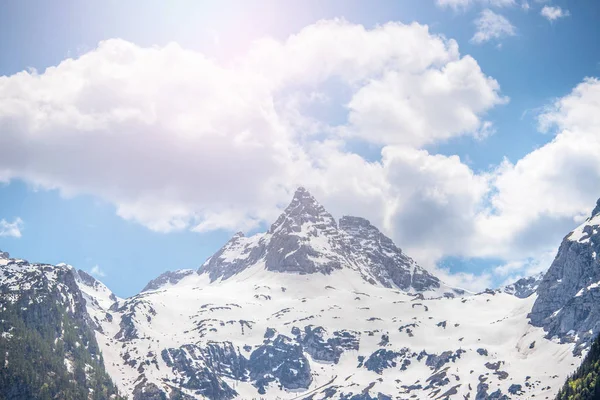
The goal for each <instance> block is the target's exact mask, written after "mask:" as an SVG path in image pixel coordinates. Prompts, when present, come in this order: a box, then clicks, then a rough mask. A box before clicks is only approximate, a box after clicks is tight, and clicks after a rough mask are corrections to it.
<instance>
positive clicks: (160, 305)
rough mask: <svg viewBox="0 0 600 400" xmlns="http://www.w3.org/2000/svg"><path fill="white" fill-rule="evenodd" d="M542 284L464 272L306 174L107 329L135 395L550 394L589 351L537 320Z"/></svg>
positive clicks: (100, 336)
mask: <svg viewBox="0 0 600 400" xmlns="http://www.w3.org/2000/svg"><path fill="white" fill-rule="evenodd" d="M530 284H531V285H530ZM533 284H534V282H525V284H524V285H520V284H519V285H515V286H514V287H513V288H512V289H514V290H512V289H511V290H512V292H511V290H507V291H508V292H510V293H505V292H503V291H486V292H484V293H481V294H478V295H472V294H468V293H465V292H464V291H461V290H459V289H453V288H450V287H448V286H446V285H444V284H443V283H442V282H440V281H439V280H438V279H437V278H436V277H434V276H433V275H431V274H430V273H428V272H427V271H425V270H424V269H422V268H421V267H419V266H418V265H417V264H416V263H415V262H414V261H413V260H411V259H410V258H409V257H407V256H406V255H405V254H404V253H402V251H401V250H400V249H399V248H397V247H396V246H395V245H394V243H393V242H392V241H391V240H390V239H389V238H387V237H385V236H384V235H383V234H381V232H379V230H377V229H376V228H375V227H373V226H372V225H371V224H370V223H369V222H368V221H367V220H364V219H362V218H357V217H344V218H342V219H341V220H340V222H339V224H338V223H337V222H336V221H335V220H334V219H333V217H332V216H331V215H330V214H329V213H327V212H326V211H325V210H324V209H323V207H322V206H320V205H319V204H318V203H317V202H316V200H315V199H314V198H313V197H312V196H310V194H309V193H308V192H307V191H306V190H304V189H299V190H298V191H297V192H296V194H295V196H294V199H293V201H292V203H291V204H290V206H289V207H288V208H287V209H286V210H285V211H284V213H283V214H282V215H281V216H280V217H279V218H278V220H277V221H276V222H275V223H274V224H273V225H272V226H271V228H270V229H269V230H268V231H267V232H266V233H264V234H257V235H254V236H252V237H245V236H244V235H243V234H241V233H239V234H236V235H235V236H234V237H233V238H232V239H231V240H230V241H229V242H228V243H227V244H226V245H225V246H224V247H223V248H222V249H221V250H219V251H218V252H217V253H216V254H215V255H214V256H212V257H211V258H210V259H209V260H207V261H206V262H205V263H204V264H203V265H202V266H201V267H200V269H199V270H198V272H197V273H194V272H191V271H189V270H184V271H176V272H169V273H165V274H163V275H162V276H161V277H159V278H157V279H156V280H154V281H152V282H151V283H150V284H149V285H148V286H147V287H146V289H145V290H144V291H143V292H142V293H140V294H139V295H137V296H134V297H132V298H129V299H124V300H120V299H119V300H118V301H117V302H116V303H114V304H112V305H111V306H110V308H109V309H104V310H103V311H104V312H105V313H106V314H110V318H108V317H105V318H98V321H99V323H100V325H101V329H99V330H98V332H97V340H98V342H99V343H100V346H101V347H102V349H103V353H104V358H105V360H106V368H107V370H108V371H109V373H110V374H111V376H112V377H113V379H115V380H116V381H117V383H118V385H119V387H120V388H121V389H122V391H124V392H125V393H127V394H129V395H130V396H132V398H133V400H149V399H150V400H153V399H159V398H162V397H160V396H164V395H168V396H169V398H183V399H197V398H207V399H232V398H243V399H252V398H268V399H277V398H280V399H300V398H302V399H313V400H316V399H325V398H332V399H350V398H352V399H354V400H361V399H388V398H389V399H392V398H393V399H407V398H435V399H465V398H468V399H487V398H490V399H507V398H532V397H533V396H534V395H535V398H540V397H542V398H552V397H553V395H554V393H556V392H557V390H558V388H559V387H560V386H561V385H562V383H563V381H564V379H565V378H566V376H567V375H568V374H569V373H570V372H571V371H573V370H574V369H575V367H576V366H577V365H578V364H579V362H580V360H579V358H578V356H576V355H574V353H573V350H574V345H573V344H572V343H561V342H560V341H553V340H549V339H547V338H545V336H546V332H545V331H544V329H543V328H542V327H534V326H532V325H530V324H529V320H528V318H527V315H528V313H529V312H530V311H531V308H532V306H533V304H534V303H535V302H536V299H537V295H536V294H531V293H528V295H527V296H525V295H524V293H525V292H527V291H528V290H529V289H531V288H532V285H533ZM521 289H523V290H521ZM513 292H514V293H513ZM513 294H514V295H513ZM517 294H523V296H517ZM521 297H522V298H521ZM98 304H100V302H98Z"/></svg>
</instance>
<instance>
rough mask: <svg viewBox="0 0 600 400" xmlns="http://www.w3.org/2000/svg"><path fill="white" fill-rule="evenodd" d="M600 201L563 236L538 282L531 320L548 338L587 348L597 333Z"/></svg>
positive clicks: (599, 327) (599, 315)
mask: <svg viewBox="0 0 600 400" xmlns="http://www.w3.org/2000/svg"><path fill="white" fill-rule="evenodd" d="M598 254H600V200H598V203H597V204H596V208H595V209H594V211H592V214H591V216H590V217H589V218H588V219H587V220H586V221H585V222H584V223H583V224H581V225H580V226H579V227H577V228H576V229H575V230H574V231H572V232H571V233H569V234H568V235H567V236H566V237H565V238H564V239H563V242H562V244H561V245H560V248H559V249H558V254H557V255H556V258H555V259H554V262H553V263H552V265H551V266H550V269H549V270H548V272H547V273H546V275H545V276H544V279H543V280H542V282H541V283H540V285H539V287H538V289H537V293H538V298H537V299H536V302H535V304H534V306H533V309H532V311H531V315H530V317H531V323H532V324H533V325H535V326H541V327H543V328H544V329H545V330H546V331H547V337H548V338H559V339H560V340H561V341H562V342H567V343H568V342H574V343H575V344H576V345H577V350H576V352H577V353H579V352H581V350H583V349H585V348H587V346H588V345H589V343H590V341H591V339H593V338H594V337H596V336H597V335H598V333H599V332H600V258H599V257H598Z"/></svg>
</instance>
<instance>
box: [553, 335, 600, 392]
mask: <svg viewBox="0 0 600 400" xmlns="http://www.w3.org/2000/svg"><path fill="white" fill-rule="evenodd" d="M597 399H600V338H596V340H595V341H594V343H593V344H592V346H591V347H590V351H589V353H588V354H587V356H586V357H585V359H584V360H583V362H582V363H581V366H580V367H579V368H577V371H576V372H575V373H574V374H573V375H572V376H571V377H569V379H567V381H566V382H565V384H564V386H563V387H562V389H561V390H560V392H559V393H558V395H557V396H556V400H597Z"/></svg>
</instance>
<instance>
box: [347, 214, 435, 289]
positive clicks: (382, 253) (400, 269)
mask: <svg viewBox="0 0 600 400" xmlns="http://www.w3.org/2000/svg"><path fill="white" fill-rule="evenodd" d="M340 229H341V230H343V231H344V232H345V233H346V234H347V237H346V243H347V246H348V253H350V254H352V255H354V258H356V259H357V261H358V262H362V263H364V264H366V265H370V266H371V268H370V273H371V274H372V275H373V276H374V278H375V280H377V281H378V282H380V283H381V284H383V285H384V286H386V287H393V286H397V287H398V288H400V289H403V290H409V289H410V288H411V287H412V288H414V289H415V290H417V291H424V290H428V289H432V288H439V287H440V281H439V279H438V278H436V277H435V276H433V275H431V274H430V273H429V272H427V271H425V270H424V269H423V268H421V267H419V266H418V265H417V263H415V262H414V261H413V260H412V259H411V258H410V257H408V256H407V255H405V254H404V253H403V252H402V250H400V249H399V248H398V247H396V245H395V244H394V242H393V241H392V240H391V239H390V238H388V237H387V236H385V235H384V234H383V233H381V232H380V231H379V230H378V229H377V228H375V227H374V226H373V225H371V223H370V222H369V221H368V220H366V219H364V218H360V217H349V216H346V217H342V219H340Z"/></svg>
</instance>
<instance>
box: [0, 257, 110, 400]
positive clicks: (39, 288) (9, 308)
mask: <svg viewBox="0 0 600 400" xmlns="http://www.w3.org/2000/svg"><path fill="white" fill-rule="evenodd" d="M77 278H78V277H77V273H76V272H75V271H74V270H73V269H72V268H68V267H55V266H51V265H40V264H29V263H28V262H26V261H23V260H13V259H10V258H8V254H7V253H2V252H0V366H1V373H0V399H2V400H23V399H32V400H37V399H40V400H50V399H61V400H81V399H90V400H105V399H119V398H120V397H118V396H117V390H116V388H115V386H114V385H113V383H112V382H111V379H110V377H109V376H108V374H107V373H106V371H105V370H104V364H103V360H102V356H101V354H100V349H99V348H98V343H97V342H96V339H95V335H94V331H93V330H92V326H93V323H92V321H91V320H90V318H89V316H88V314H87V311H86V306H85V300H83V296H82V294H81V292H80V291H79V289H78V286H77V283H76V279H77Z"/></svg>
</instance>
